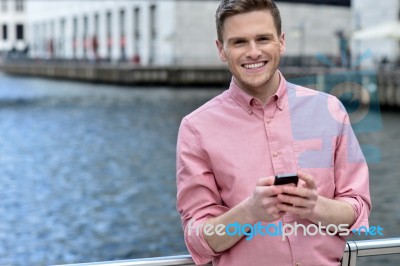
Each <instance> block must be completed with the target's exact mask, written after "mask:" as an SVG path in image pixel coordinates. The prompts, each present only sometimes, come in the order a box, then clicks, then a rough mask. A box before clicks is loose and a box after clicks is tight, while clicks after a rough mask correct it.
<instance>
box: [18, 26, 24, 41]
mask: <svg viewBox="0 0 400 266" xmlns="http://www.w3.org/2000/svg"><path fill="white" fill-rule="evenodd" d="M16 36H17V40H19V41H21V40H23V39H24V25H22V24H17V25H16Z"/></svg>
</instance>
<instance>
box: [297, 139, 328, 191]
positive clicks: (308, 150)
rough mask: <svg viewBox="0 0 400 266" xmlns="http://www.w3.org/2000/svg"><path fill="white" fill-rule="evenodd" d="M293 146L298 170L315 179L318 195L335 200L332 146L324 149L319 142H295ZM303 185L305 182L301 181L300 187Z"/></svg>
mask: <svg viewBox="0 0 400 266" xmlns="http://www.w3.org/2000/svg"><path fill="white" fill-rule="evenodd" d="M292 145H293V151H294V154H295V158H296V163H297V169H299V170H301V171H302V172H305V173H307V174H310V175H311V176H312V177H313V178H314V181H315V183H316V185H317V190H318V195H321V196H324V197H327V198H333V197H334V192H335V182H334V174H333V167H332V156H333V153H332V145H331V144H329V145H328V146H327V147H324V144H323V142H322V141H319V140H302V141H295V140H293V141H292ZM324 148H325V149H326V150H324ZM302 183H303V181H302V180H300V185H301V184H302Z"/></svg>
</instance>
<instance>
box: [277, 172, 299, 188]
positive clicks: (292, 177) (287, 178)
mask: <svg viewBox="0 0 400 266" xmlns="http://www.w3.org/2000/svg"><path fill="white" fill-rule="evenodd" d="M298 182H299V177H298V176H297V174H284V175H277V176H275V181H274V185H285V184H290V183H293V184H295V185H296V186H297V183H298Z"/></svg>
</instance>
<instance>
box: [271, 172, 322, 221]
mask: <svg viewBox="0 0 400 266" xmlns="http://www.w3.org/2000/svg"><path fill="white" fill-rule="evenodd" d="M298 176H299V178H300V180H303V181H304V184H303V185H302V186H301V187H293V186H283V187H282V191H283V193H284V194H279V195H278V196H277V199H278V204H277V205H276V207H277V208H278V209H279V210H280V211H282V212H290V213H293V214H297V215H299V216H300V217H302V218H306V219H308V220H313V216H314V213H315V207H316V205H317V200H318V192H317V185H316V184H315V182H314V179H313V177H312V176H311V175H308V174H305V173H302V172H299V173H298Z"/></svg>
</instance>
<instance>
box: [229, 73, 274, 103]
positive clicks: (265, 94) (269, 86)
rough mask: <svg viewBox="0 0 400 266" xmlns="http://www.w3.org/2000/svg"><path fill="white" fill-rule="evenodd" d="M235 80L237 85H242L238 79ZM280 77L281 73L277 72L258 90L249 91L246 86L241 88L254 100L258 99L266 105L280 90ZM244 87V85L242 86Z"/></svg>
mask: <svg viewBox="0 0 400 266" xmlns="http://www.w3.org/2000/svg"><path fill="white" fill-rule="evenodd" d="M233 78H234V81H235V83H236V84H238V85H239V84H240V83H238V82H237V80H236V78H235V77H233ZM280 79H281V78H280V75H279V71H278V70H276V71H275V73H274V75H273V76H272V78H271V79H270V80H269V81H268V82H267V83H266V84H264V85H263V86H260V87H258V88H253V89H251V90H250V89H248V88H246V86H243V88H241V89H242V90H243V91H244V92H246V93H247V94H249V95H251V96H253V97H254V98H256V99H258V100H260V101H261V103H262V104H263V105H265V104H266V103H267V101H268V99H269V98H270V97H271V96H272V95H274V94H275V93H276V91H277V90H278V87H279V84H280ZM242 85H243V84H242Z"/></svg>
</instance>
